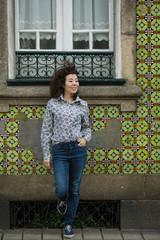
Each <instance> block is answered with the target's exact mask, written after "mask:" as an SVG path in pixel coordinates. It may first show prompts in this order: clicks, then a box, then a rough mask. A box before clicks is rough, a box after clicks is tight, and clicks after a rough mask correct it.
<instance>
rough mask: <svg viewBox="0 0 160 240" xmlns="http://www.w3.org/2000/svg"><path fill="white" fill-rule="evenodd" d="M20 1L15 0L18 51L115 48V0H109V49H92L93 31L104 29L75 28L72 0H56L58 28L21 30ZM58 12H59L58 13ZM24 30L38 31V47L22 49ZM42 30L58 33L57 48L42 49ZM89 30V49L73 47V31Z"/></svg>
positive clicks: (83, 31)
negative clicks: (21, 36)
mask: <svg viewBox="0 0 160 240" xmlns="http://www.w3.org/2000/svg"><path fill="white" fill-rule="evenodd" d="M18 3H19V1H18V0H15V33H16V34H15V48H16V51H53V52H55V51H76V52H77V51H93V52H97V51H105V52H106V51H107V52H110V51H113V50H114V0H109V29H108V30H106V31H104V32H105V33H109V49H92V47H91V45H92V44H91V43H92V33H94V32H95V33H98V32H103V31H102V30H73V27H72V26H73V23H72V12H73V11H72V0H65V1H63V0H57V1H56V30H51V29H46V30H44V29H43V30H19V4H18ZM57 13H58V14H57ZM23 32H30V33H36V49H20V46H19V34H20V33H23ZM40 32H47V33H56V49H40ZM76 32H78V33H79V32H82V33H85V32H87V33H88V32H89V49H73V33H76Z"/></svg>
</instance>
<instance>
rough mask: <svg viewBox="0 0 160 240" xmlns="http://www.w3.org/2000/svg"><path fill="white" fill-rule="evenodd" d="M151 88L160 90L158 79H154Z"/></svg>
mask: <svg viewBox="0 0 160 240" xmlns="http://www.w3.org/2000/svg"><path fill="white" fill-rule="evenodd" d="M151 87H152V88H153V89H158V90H159V89H160V81H159V79H158V78H153V79H152V81H151Z"/></svg>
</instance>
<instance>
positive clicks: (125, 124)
mask: <svg viewBox="0 0 160 240" xmlns="http://www.w3.org/2000/svg"><path fill="white" fill-rule="evenodd" d="M122 129H123V131H125V132H131V131H132V130H133V122H131V121H125V122H123V123H122Z"/></svg>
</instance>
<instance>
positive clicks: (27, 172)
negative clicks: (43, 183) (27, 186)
mask: <svg viewBox="0 0 160 240" xmlns="http://www.w3.org/2000/svg"><path fill="white" fill-rule="evenodd" d="M21 172H22V174H23V175H31V174H32V173H33V171H32V167H31V166H30V165H24V166H23V167H22V168H21Z"/></svg>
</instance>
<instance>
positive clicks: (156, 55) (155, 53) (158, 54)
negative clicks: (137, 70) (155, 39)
mask: <svg viewBox="0 0 160 240" xmlns="http://www.w3.org/2000/svg"><path fill="white" fill-rule="evenodd" d="M151 58H152V59H153V60H155V61H156V60H160V49H159V48H156V49H153V50H152V51H151Z"/></svg>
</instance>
